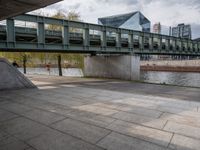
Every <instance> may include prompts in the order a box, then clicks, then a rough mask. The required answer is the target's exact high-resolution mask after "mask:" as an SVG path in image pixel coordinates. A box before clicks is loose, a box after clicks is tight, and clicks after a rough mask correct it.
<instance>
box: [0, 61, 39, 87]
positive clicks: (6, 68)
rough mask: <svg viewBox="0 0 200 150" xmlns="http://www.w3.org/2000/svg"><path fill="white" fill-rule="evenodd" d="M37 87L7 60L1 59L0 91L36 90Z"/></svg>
mask: <svg viewBox="0 0 200 150" xmlns="http://www.w3.org/2000/svg"><path fill="white" fill-rule="evenodd" d="M35 87H36V86H35V85H34V84H33V83H32V82H31V81H30V80H29V79H28V78H26V77H25V76H24V75H23V74H22V73H21V72H20V71H18V70H17V69H16V68H15V67H13V65H12V64H11V63H9V62H8V61H7V60H6V59H3V58H0V90H8V89H21V88H35Z"/></svg>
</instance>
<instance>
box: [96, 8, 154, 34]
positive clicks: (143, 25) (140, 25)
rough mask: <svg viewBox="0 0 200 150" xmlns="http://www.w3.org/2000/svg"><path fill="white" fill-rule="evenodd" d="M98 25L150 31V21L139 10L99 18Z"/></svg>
mask: <svg viewBox="0 0 200 150" xmlns="http://www.w3.org/2000/svg"><path fill="white" fill-rule="evenodd" d="M98 23H99V24H100V25H106V26H111V27H116V28H125V29H130V30H138V31H144V32H150V29H151V22H150V21H149V20H148V19H147V18H146V17H145V16H144V15H143V14H142V13H141V12H139V11H137V12H132V13H128V14H122V15H116V16H110V17H104V18H99V19H98Z"/></svg>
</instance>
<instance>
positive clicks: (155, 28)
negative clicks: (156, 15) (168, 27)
mask: <svg viewBox="0 0 200 150" xmlns="http://www.w3.org/2000/svg"><path fill="white" fill-rule="evenodd" d="M153 33H157V34H161V24H160V22H159V23H156V24H154V25H153Z"/></svg>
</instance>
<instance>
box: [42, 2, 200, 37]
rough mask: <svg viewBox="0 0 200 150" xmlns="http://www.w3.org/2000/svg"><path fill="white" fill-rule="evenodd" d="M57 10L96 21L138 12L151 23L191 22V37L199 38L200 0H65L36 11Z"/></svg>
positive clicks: (50, 12)
mask: <svg viewBox="0 0 200 150" xmlns="http://www.w3.org/2000/svg"><path fill="white" fill-rule="evenodd" d="M58 10H62V11H66V12H67V11H76V12H79V13H80V15H81V18H82V20H83V21H85V22H90V23H97V18H99V17H104V16H110V15H116V14H121V13H129V12H133V11H141V12H142V13H143V14H144V15H145V16H146V17H147V18H148V19H149V20H150V21H151V23H152V24H154V23H156V22H161V24H162V25H165V26H176V25H177V24H179V23H186V24H191V25H192V31H193V38H196V37H200V0H64V1H62V2H59V3H57V4H54V5H51V6H48V7H46V8H43V9H41V10H39V11H40V12H42V13H49V14H54V13H56V11H58Z"/></svg>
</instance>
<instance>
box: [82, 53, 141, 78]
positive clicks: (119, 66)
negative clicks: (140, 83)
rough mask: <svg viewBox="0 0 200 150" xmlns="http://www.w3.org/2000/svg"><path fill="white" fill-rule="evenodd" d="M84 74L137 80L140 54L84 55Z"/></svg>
mask: <svg viewBox="0 0 200 150" xmlns="http://www.w3.org/2000/svg"><path fill="white" fill-rule="evenodd" d="M84 76H86V77H99V78H115V79H123V80H139V79H140V56H133V55H110V56H86V57H85V58H84Z"/></svg>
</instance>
